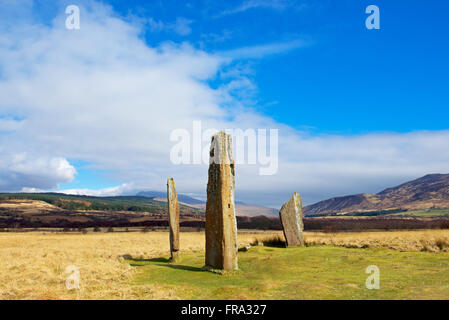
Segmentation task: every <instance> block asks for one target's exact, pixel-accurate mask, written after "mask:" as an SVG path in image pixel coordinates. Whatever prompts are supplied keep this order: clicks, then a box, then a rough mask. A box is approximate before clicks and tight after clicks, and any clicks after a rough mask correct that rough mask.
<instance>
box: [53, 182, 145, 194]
mask: <svg viewBox="0 0 449 320" xmlns="http://www.w3.org/2000/svg"><path fill="white" fill-rule="evenodd" d="M138 191H140V190H136V189H134V186H133V185H132V184H127V183H124V184H122V185H120V186H117V187H111V188H103V189H99V190H90V189H65V190H60V191H58V192H60V193H65V194H72V195H83V196H93V197H114V196H120V195H135V194H136V193H137V192H138Z"/></svg>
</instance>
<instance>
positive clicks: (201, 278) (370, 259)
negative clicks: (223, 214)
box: [0, 229, 449, 299]
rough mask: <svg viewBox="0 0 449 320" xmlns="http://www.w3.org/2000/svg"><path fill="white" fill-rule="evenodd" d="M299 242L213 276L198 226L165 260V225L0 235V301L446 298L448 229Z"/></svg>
mask: <svg viewBox="0 0 449 320" xmlns="http://www.w3.org/2000/svg"><path fill="white" fill-rule="evenodd" d="M132 230H133V229H131V231H132ZM121 231H123V230H121ZM273 236H281V237H282V232H276V231H273V232H271V231H265V232H264V231H245V230H240V231H239V241H240V243H241V244H244V243H253V242H254V241H255V240H256V239H259V240H263V239H266V238H271V237H273ZM305 239H306V243H307V245H308V247H305V248H294V249H290V248H289V249H285V248H271V247H253V248H251V249H250V251H249V252H241V253H239V259H240V267H241V271H238V272H237V273H235V274H228V275H223V276H222V275H217V274H212V273H209V272H203V271H200V270H199V268H201V267H202V265H203V259H204V251H203V250H204V233H203V232H183V233H181V245H182V247H181V256H182V258H181V260H180V262H179V263H178V264H177V266H173V265H169V264H168V263H167V262H166V260H165V259H166V258H168V256H169V243H168V233H167V232H148V233H142V232H111V233H92V232H89V233H87V234H82V233H76V232H71V233H50V232H26V233H11V232H8V233H2V232H0V270H2V272H0V299H179V298H192V299H197V298H216V299H221V298H242V299H243V298H247V299H251V298H254V299H259V298H268V299H269V298H275V299H278V298H279V299H318V298H323V299H327V298H338V299H339V298H342V299H343V298H344V299H346V298H348V299H356V298H360V299H384V298H393V299H402V298H418V299H421V298H429V299H436V298H438V299H449V296H448V294H449V283H448V280H449V278H448V277H447V274H448V272H449V231H448V230H428V231H400V232H366V233H338V234H333V233H319V232H313V233H312V232H306V235H305ZM422 251H425V252H422ZM125 258H126V259H131V260H125ZM154 259H156V260H154ZM369 264H376V265H378V266H379V268H380V270H381V290H378V291H375V290H366V288H365V287H364V281H365V279H366V277H367V275H366V274H365V273H364V270H365V268H366V267H367V266H368V265H369ZM69 265H75V266H77V267H78V268H79V270H80V290H75V291H69V290H67V289H66V287H65V280H66V278H67V277H68V274H66V273H65V268H66V267H67V266H69Z"/></svg>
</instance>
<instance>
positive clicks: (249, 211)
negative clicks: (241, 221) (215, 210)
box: [192, 201, 279, 218]
mask: <svg viewBox="0 0 449 320" xmlns="http://www.w3.org/2000/svg"><path fill="white" fill-rule="evenodd" d="M192 206H194V207H195V208H198V209H202V210H206V204H205V203H202V204H196V205H192ZM235 214H236V215H237V216H239V217H258V216H265V217H269V218H279V210H277V209H273V208H268V207H261V206H256V205H249V204H245V203H243V202H238V201H236V203H235Z"/></svg>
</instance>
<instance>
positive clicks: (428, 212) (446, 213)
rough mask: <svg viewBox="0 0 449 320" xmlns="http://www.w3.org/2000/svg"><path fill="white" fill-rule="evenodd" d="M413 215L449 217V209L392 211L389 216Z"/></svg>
mask: <svg viewBox="0 0 449 320" xmlns="http://www.w3.org/2000/svg"><path fill="white" fill-rule="evenodd" d="M401 215H405V216H412V217H445V216H448V217H449V209H440V210H417V211H407V212H399V213H392V214H389V215H388V216H401Z"/></svg>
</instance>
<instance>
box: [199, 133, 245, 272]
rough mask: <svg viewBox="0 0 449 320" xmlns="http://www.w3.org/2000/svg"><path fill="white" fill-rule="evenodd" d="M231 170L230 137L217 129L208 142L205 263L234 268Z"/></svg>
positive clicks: (234, 244) (234, 231)
mask: <svg viewBox="0 0 449 320" xmlns="http://www.w3.org/2000/svg"><path fill="white" fill-rule="evenodd" d="M234 170H235V168H234V159H233V156H232V136H231V135H228V134H226V133H225V132H219V133H217V134H215V135H214V136H213V137H212V142H211V148H210V161H209V181H208V183H207V203H206V266H208V267H212V268H214V269H224V270H236V269H238V262H237V251H238V245H237V222H236V218H235V204H234V194H235V171H234Z"/></svg>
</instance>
